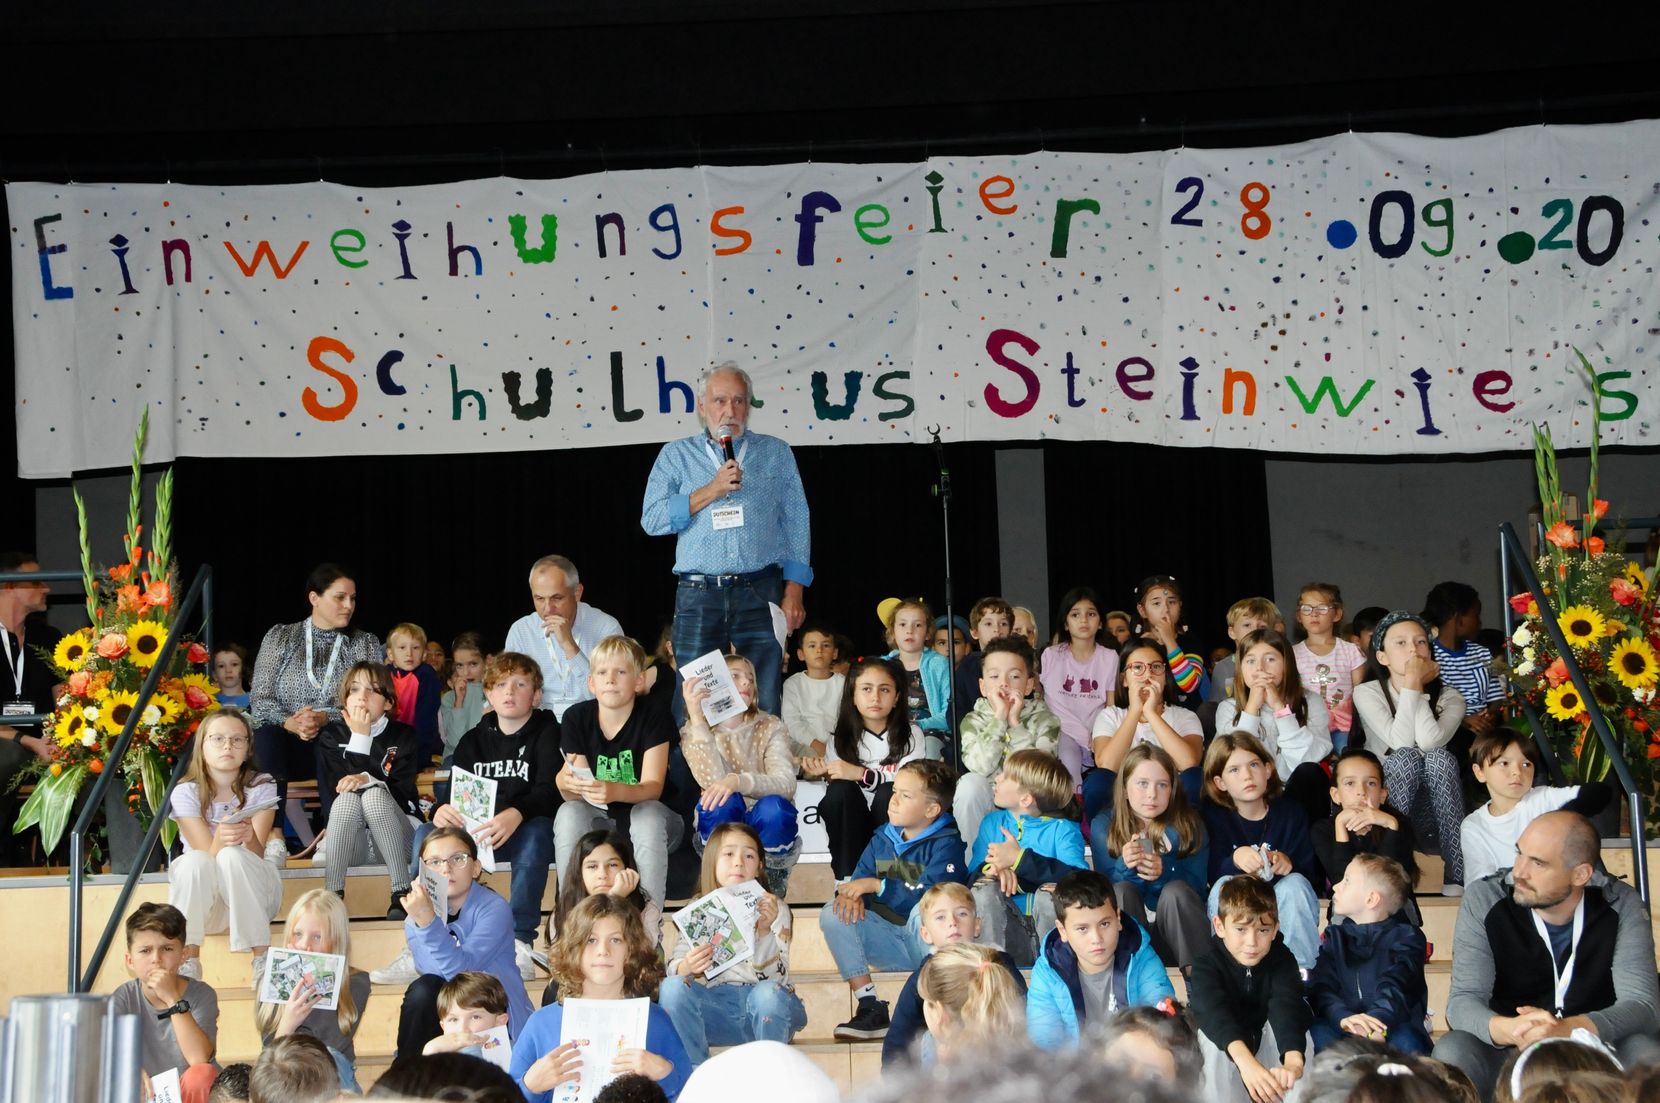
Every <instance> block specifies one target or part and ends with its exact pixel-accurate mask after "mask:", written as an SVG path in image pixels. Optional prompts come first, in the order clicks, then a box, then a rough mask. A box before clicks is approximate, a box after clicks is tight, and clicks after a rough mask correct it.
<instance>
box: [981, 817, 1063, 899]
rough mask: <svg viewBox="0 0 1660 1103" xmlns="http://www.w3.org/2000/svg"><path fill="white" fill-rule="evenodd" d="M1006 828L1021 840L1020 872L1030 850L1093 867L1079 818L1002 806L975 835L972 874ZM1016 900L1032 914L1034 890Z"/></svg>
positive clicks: (1016, 868)
mask: <svg viewBox="0 0 1660 1103" xmlns="http://www.w3.org/2000/svg"><path fill="white" fill-rule="evenodd" d="M1005 829H1007V830H1008V832H1009V834H1011V835H1013V836H1014V837H1015V841H1016V842H1018V843H1019V844H1020V860H1019V861H1017V862H1015V867H1014V868H1015V871H1016V875H1017V876H1018V873H1019V870H1020V867H1021V865H1023V864H1024V863H1025V861H1026V854H1027V852H1028V851H1029V852H1031V853H1032V854H1034V855H1037V856H1038V857H1042V858H1054V859H1057V860H1059V861H1062V862H1065V863H1066V864H1067V865H1069V866H1071V867H1073V868H1074V869H1087V868H1088V867H1089V863H1088V862H1087V861H1086V860H1085V859H1084V833H1083V832H1082V831H1080V830H1079V829H1078V823H1077V821H1076V820H1067V819H1060V818H1058V817H1055V816H1018V815H1016V814H1015V813H1013V812H1010V811H1009V810H1008V809H1006V808H998V809H994V810H993V811H992V813H991V814H990V815H988V816H987V817H986V818H985V819H983V820H981V821H980V833H979V834H978V835H976V836H975V837H974V851H973V853H972V854H970V855H969V859H968V868H969V871H970V873H971V874H972V875H974V876H979V873H980V867H981V866H984V865H985V864H986V851H987V850H988V849H989V848H990V846H991V844H992V843H1000V842H1002V841H1003V831H1004V830H1005ZM1012 901H1013V903H1014V906H1015V907H1016V908H1019V909H1020V914H1021V915H1031V914H1032V897H1031V894H1030V893H1028V892H1021V893H1017V894H1016V895H1015V896H1014V897H1013V898H1012Z"/></svg>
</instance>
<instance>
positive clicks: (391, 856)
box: [317, 663, 421, 920]
mask: <svg viewBox="0 0 1660 1103" xmlns="http://www.w3.org/2000/svg"><path fill="white" fill-rule="evenodd" d="M396 702H397V691H396V690H395V689H393V688H392V676H391V674H390V672H389V671H388V670H387V668H386V667H384V666H382V665H381V664H379V663H355V664H353V666H352V668H351V669H350V670H348V671H346V677H345V678H344V679H342V680H341V682H340V719H338V720H330V721H329V722H328V723H327V724H325V725H323V730H322V731H320V732H318V733H317V758H318V764H319V765H318V774H317V788H318V791H319V793H320V794H321V795H322V797H323V804H324V807H325V808H327V809H328V811H327V813H326V814H327V816H328V821H329V836H328V841H327V845H326V846H325V847H324V850H323V854H324V861H325V865H326V873H325V875H324V878H323V883H324V885H325V886H326V887H327V888H328V890H329V891H330V892H334V893H339V894H341V895H344V894H345V892H346V875H347V873H348V872H350V870H351V867H352V866H356V865H362V864H364V863H365V862H367V861H368V860H369V843H370V842H371V840H372V841H373V842H374V852H375V855H376V856H377V857H378V858H379V859H380V860H381V861H382V862H385V863H386V875H387V877H388V879H390V881H391V882H392V897H391V903H390V905H388V907H387V910H386V918H388V919H399V920H401V919H402V918H403V905H402V904H401V903H399V901H400V900H401V899H402V898H403V895H404V893H406V892H408V891H409V878H410V876H411V873H410V870H409V867H408V866H407V865H405V863H404V862H403V856H404V855H405V854H408V853H409V844H410V841H411V840H412V839H413V838H414V837H415V825H416V824H417V823H419V822H420V821H421V814H420V811H421V795H420V792H419V791H418V790H417V789H416V786H415V778H416V775H417V774H419V773H420V768H421V762H420V758H421V752H420V744H419V741H418V739H417V737H416V735H415V729H414V728H412V727H410V726H409V725H408V724H405V723H402V722H401V721H398V720H394V719H393V718H392V717H391V715H389V714H390V713H391V712H392V710H393V708H394V707H395V705H396ZM354 737H366V738H367V739H368V740H369V750H368V751H367V752H366V753H358V752H355V751H352V750H350V749H349V748H350V746H351V742H352V739H353V738H354Z"/></svg>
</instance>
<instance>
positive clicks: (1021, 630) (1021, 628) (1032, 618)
mask: <svg viewBox="0 0 1660 1103" xmlns="http://www.w3.org/2000/svg"><path fill="white" fill-rule="evenodd" d="M1009 612H1010V613H1011V614H1013V615H1012V616H1011V618H1010V621H1009V623H1010V628H1009V634H1010V635H1012V636H1019V637H1020V638H1021V639H1023V640H1025V641H1026V642H1027V643H1028V644H1030V645H1031V647H1032V651H1033V652H1034V653H1036V651H1037V649H1038V630H1037V614H1036V613H1034V612H1032V611H1031V610H1030V609H1028V608H1026V606H1024V605H1016V606H1014V607H1013V608H1012V609H1010V610H1009ZM1042 692H1043V690H1041V689H1039V690H1038V693H1039V694H1041V693H1042Z"/></svg>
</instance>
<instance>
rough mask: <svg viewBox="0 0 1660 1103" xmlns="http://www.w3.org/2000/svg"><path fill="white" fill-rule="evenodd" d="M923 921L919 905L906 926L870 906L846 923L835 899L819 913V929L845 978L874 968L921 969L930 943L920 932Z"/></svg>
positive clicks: (906, 970)
mask: <svg viewBox="0 0 1660 1103" xmlns="http://www.w3.org/2000/svg"><path fill="white" fill-rule="evenodd" d="M919 924H920V914H919V913H918V912H917V910H916V909H915V908H912V909H911V917H910V919H909V920H908V921H906V923H905V925H904V926H902V927H901V926H895V925H894V924H892V923H889V922H888V921H887V920H886V919H883V918H882V917H881V916H879V915H877V914H876V913H875V912H873V911H870V910H868V909H867V910H866V911H865V917H864V918H863V919H861V920H859V921H858V922H857V923H843V922H842V921H841V920H840V919H838V918H837V917H836V908H835V903H834V901H832V902H831V903H829V904H826V905H824V907H823V909H822V910H820V911H819V914H818V925H819V930H820V931H822V932H823V934H824V941H825V943H826V944H827V945H828V946H829V947H830V956H831V957H833V958H835V959H836V970H837V972H839V973H841V976H842V979H843V980H852V979H853V978H854V977H861V976H864V975H865V974H866V973H869V972H872V971H873V970H874V971H878V972H885V973H909V972H911V971H912V970H914V969H920V968H921V967H922V963H923V961H925V960H926V959H927V957H928V947H927V945H926V944H925V943H924V942H923V941H922V938H921V936H920V935H918V934H917V927H918V926H919Z"/></svg>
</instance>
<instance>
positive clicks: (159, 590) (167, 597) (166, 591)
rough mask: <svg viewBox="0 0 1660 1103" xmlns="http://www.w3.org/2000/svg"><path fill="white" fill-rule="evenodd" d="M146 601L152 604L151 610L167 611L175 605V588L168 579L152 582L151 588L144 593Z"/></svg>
mask: <svg viewBox="0 0 1660 1103" xmlns="http://www.w3.org/2000/svg"><path fill="white" fill-rule="evenodd" d="M144 600H145V601H148V602H149V603H150V606H151V608H154V609H166V608H168V607H170V606H171V605H172V604H173V588H172V587H171V586H169V585H168V584H167V580H166V579H162V580H161V581H160V582H152V583H151V584H150V588H149V589H148V590H146V591H145V592H144Z"/></svg>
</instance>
